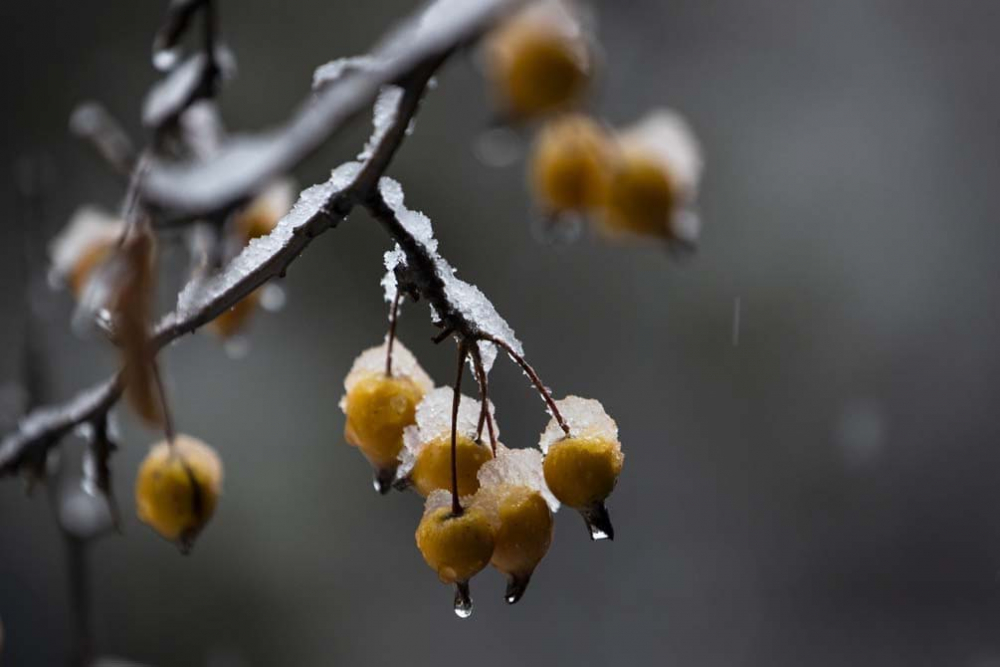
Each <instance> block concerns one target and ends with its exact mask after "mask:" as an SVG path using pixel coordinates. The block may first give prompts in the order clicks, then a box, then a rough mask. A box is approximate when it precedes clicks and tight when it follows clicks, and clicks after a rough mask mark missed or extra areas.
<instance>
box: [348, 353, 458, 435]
mask: <svg viewBox="0 0 1000 667" xmlns="http://www.w3.org/2000/svg"><path fill="white" fill-rule="evenodd" d="M385 358H386V343H382V344H381V345H377V346H375V347H370V348H368V349H367V350H365V351H364V352H362V353H361V354H360V355H358V358H357V359H355V360H354V364H353V365H352V366H351V370H350V372H349V373H348V374H347V377H346V378H345V379H344V396H343V398H341V399H340V409H341V410H344V411H346V410H347V402H346V401H347V394H349V393H351V389H353V388H354V385H356V384H357V383H358V382H359V381H361V380H362V379H364V378H366V377H368V376H370V375H373V374H383V373H385ZM392 374H393V376H402V377H408V378H410V379H411V380H413V382H414V383H415V384H416V385H417V386H418V387H419V388H420V389H421V391H423V392H424V393H425V394H426V393H427V392H429V391H431V389H433V388H434V381H433V380H431V377H430V376H429V375H428V374H427V372H426V371H425V370H424V369H423V368H422V367H421V366H420V363H419V362H418V361H417V358H416V357H415V356H413V353H412V352H410V350H409V349H407V348H406V346H405V345H403V342H402V341H400V340H399V339H398V338H397V339H396V340H395V341H394V342H393V344H392ZM425 400H426V399H425ZM450 405H451V404H450V403H449V406H450ZM449 409H450V407H449ZM449 414H450V413H449ZM419 415H420V410H419V408H418V409H417V418H418V419H419Z"/></svg>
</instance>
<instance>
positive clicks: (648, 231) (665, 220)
mask: <svg viewBox="0 0 1000 667" xmlns="http://www.w3.org/2000/svg"><path fill="white" fill-rule="evenodd" d="M677 204H678V196H677V188H676V187H675V186H674V184H673V183H672V182H671V179H670V175H669V174H668V173H667V171H666V170H665V169H664V168H663V165H662V164H661V163H660V162H659V161H658V160H656V159H655V158H654V157H653V156H651V155H648V154H646V153H644V152H643V151H641V150H637V149H634V148H629V149H623V150H622V151H621V153H620V155H619V157H618V159H617V160H616V163H615V167H614V169H613V170H612V172H611V177H610V180H609V182H608V190H607V201H606V206H605V216H604V221H605V223H606V224H607V226H608V227H609V228H611V229H614V230H621V231H627V232H632V233H634V234H640V235H644V236H658V237H669V236H670V235H671V227H670V220H671V217H672V216H673V214H674V212H675V210H676V208H677Z"/></svg>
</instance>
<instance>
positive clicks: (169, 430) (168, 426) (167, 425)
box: [150, 359, 176, 448]
mask: <svg viewBox="0 0 1000 667" xmlns="http://www.w3.org/2000/svg"><path fill="white" fill-rule="evenodd" d="M150 363H151V365H152V367H153V380H154V381H155V382H156V393H157V394H159V396H160V409H161V410H162V412H163V436H164V437H165V438H166V439H167V443H168V444H169V445H170V446H171V448H172V447H173V446H174V436H175V435H176V431H174V417H173V414H172V413H171V412H170V401H168V400H167V391H166V389H165V388H164V386H163V377H162V376H161V375H160V365H159V364H158V363H156V359H153V361H151V362H150Z"/></svg>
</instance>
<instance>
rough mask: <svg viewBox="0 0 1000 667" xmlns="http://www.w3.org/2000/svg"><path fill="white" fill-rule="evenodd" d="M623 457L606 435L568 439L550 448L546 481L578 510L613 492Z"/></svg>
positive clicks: (562, 500)
mask: <svg viewBox="0 0 1000 667" xmlns="http://www.w3.org/2000/svg"><path fill="white" fill-rule="evenodd" d="M622 462H623V456H622V453H621V450H620V449H619V448H618V447H616V446H615V443H613V442H611V441H609V440H605V439H603V438H566V439H564V440H559V441H558V442H556V443H554V444H553V445H552V446H551V447H549V451H548V453H547V454H546V455H545V461H544V462H543V464H542V465H543V471H544V473H545V483H546V484H547V485H548V487H549V490H551V491H552V494H553V495H554V496H555V497H556V498H558V499H559V502H561V503H563V504H565V505H569V506H570V507H572V508H574V509H578V510H583V509H586V508H589V507H591V506H593V505H595V504H597V503H601V502H603V501H604V499H605V498H607V497H608V496H609V495H611V492H612V491H613V490H614V488H615V483H616V482H617V481H618V475H619V474H620V473H621V470H622Z"/></svg>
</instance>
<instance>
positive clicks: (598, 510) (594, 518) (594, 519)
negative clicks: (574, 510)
mask: <svg viewBox="0 0 1000 667" xmlns="http://www.w3.org/2000/svg"><path fill="white" fill-rule="evenodd" d="M580 515H581V516H582V517H583V520H584V521H585V522H586V524H587V530H589V531H590V539H591V540H593V541H595V542H597V541H598V540H612V541H613V540H614V539H615V527H614V526H612V525H611V516H610V515H609V514H608V508H607V507H606V506H605V505H604V503H603V502H598V503H596V504H594V505H591V506H590V507H585V508H583V509H581V510H580Z"/></svg>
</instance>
